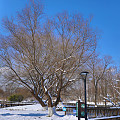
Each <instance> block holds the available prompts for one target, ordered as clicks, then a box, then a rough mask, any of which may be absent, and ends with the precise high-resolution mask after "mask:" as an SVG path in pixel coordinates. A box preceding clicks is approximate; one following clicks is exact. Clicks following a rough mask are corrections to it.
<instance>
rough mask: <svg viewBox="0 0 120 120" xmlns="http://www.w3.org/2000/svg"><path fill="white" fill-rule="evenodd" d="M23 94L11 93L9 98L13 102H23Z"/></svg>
mask: <svg viewBox="0 0 120 120" xmlns="http://www.w3.org/2000/svg"><path fill="white" fill-rule="evenodd" d="M23 98H24V97H23V96H22V95H17V94H15V95H11V96H10V97H9V98H8V100H9V101H13V102H21V101H22V100H23Z"/></svg>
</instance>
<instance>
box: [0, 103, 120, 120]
mask: <svg viewBox="0 0 120 120" xmlns="http://www.w3.org/2000/svg"><path fill="white" fill-rule="evenodd" d="M64 114H65V113H64V112H63V111H57V112H56V113H55V114H54V115H53V116H52V117H48V111H47V110H46V111H43V110H42V107H41V105H40V104H35V105H26V106H16V107H7V108H0V120H78V118H77V117H76V116H73V115H66V116H65V115H64ZM114 117H120V116H112V117H104V118H93V119H89V120H100V119H107V118H114ZM81 120H84V118H83V119H81Z"/></svg>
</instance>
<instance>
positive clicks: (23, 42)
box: [0, 2, 97, 116]
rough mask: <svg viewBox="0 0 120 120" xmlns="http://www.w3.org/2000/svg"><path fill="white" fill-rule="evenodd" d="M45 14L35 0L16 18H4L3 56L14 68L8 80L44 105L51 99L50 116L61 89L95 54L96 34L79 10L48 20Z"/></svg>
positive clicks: (8, 64) (7, 64)
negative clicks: (5, 33)
mask: <svg viewBox="0 0 120 120" xmlns="http://www.w3.org/2000/svg"><path fill="white" fill-rule="evenodd" d="M42 16H43V9H42V6H41V5H40V4H39V3H37V4H36V3H35V2H32V3H31V4H30V6H27V7H26V8H25V9H23V10H22V12H19V13H18V16H17V19H16V21H14V20H13V19H11V20H9V19H8V18H6V19H4V21H3V22H4V26H5V28H6V29H7V30H8V32H9V34H8V35H6V36H1V52H0V57H1V59H2V60H3V61H4V62H5V63H6V66H8V67H9V68H10V69H11V71H9V74H8V75H7V77H8V78H9V80H10V81H11V82H16V83H18V84H21V85H22V86H24V87H26V88H27V89H28V90H29V91H30V92H31V94H32V95H33V96H34V97H35V98H36V99H37V100H38V101H39V103H40V104H41V105H42V106H43V107H45V106H47V103H45V101H47V100H48V109H49V116H51V115H52V114H53V112H52V108H53V106H57V104H58V102H59V101H60V98H61V91H62V90H63V89H64V88H66V87H69V85H71V84H72V83H74V81H76V80H77V75H78V73H80V68H81V66H82V65H83V64H84V63H86V61H88V60H89V58H90V57H91V55H92V54H93V52H94V50H95V48H96V39H97V37H96V32H95V31H94V30H92V28H91V27H90V20H89V19H84V18H83V16H81V15H80V14H73V15H69V14H68V13H66V12H65V13H61V14H58V15H56V16H55V17H53V18H52V19H47V20H45V19H43V18H42ZM54 98H55V100H54V101H55V102H53V99H54ZM44 100H45V101H44Z"/></svg>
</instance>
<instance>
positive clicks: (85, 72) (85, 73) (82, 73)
mask: <svg viewBox="0 0 120 120" xmlns="http://www.w3.org/2000/svg"><path fill="white" fill-rule="evenodd" d="M88 73H89V72H87V71H83V72H81V73H80V75H81V76H82V79H83V80H84V91H85V120H87V98H86V78H87V74H88Z"/></svg>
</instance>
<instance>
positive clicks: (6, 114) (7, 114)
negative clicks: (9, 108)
mask: <svg viewBox="0 0 120 120" xmlns="http://www.w3.org/2000/svg"><path fill="white" fill-rule="evenodd" d="M1 115H2V116H10V115H14V114H10V113H5V114H1Z"/></svg>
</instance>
